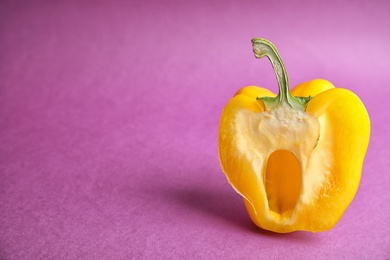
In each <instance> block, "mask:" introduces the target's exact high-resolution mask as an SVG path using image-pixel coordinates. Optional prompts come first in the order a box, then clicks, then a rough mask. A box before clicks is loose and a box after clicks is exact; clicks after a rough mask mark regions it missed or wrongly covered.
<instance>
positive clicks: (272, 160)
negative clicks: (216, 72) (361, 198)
mask: <svg viewBox="0 0 390 260" xmlns="http://www.w3.org/2000/svg"><path fill="white" fill-rule="evenodd" d="M255 40H256V41H257V43H258V44H263V45H267V47H269V46H271V47H273V49H272V48H271V49H270V48H268V49H267V50H266V51H265V52H266V53H267V54H268V52H269V51H274V52H276V49H275V48H274V46H273V45H272V44H271V43H270V42H268V41H266V40H264V39H255ZM252 42H254V40H253V41H252ZM254 51H255V55H256V54H257V53H256V51H258V50H256V48H255V44H254ZM263 51H264V50H263ZM267 54H265V56H267V57H268V58H270V60H271V63H272V65H273V66H274V69H275V68H276V69H275V71H276V75H277V79H278V82H279V94H278V95H275V94H273V93H272V92H271V91H269V90H267V89H265V88H260V87H256V86H248V87H244V88H242V89H241V90H239V91H238V92H237V93H236V95H235V96H234V97H233V98H232V99H231V100H230V101H229V102H228V104H227V105H226V106H225V108H224V109H223V112H222V116H221V122H220V128H219V157H220V162H221V166H222V169H223V171H224V173H225V174H226V177H227V179H228V181H229V182H230V184H231V185H232V187H233V188H234V189H235V190H236V191H237V192H238V193H239V194H240V195H241V196H242V197H243V198H244V203H245V206H246V208H247V210H248V213H249V215H250V217H251V219H252V221H253V222H254V223H255V224H256V225H257V226H259V227H261V228H263V229H267V230H270V231H274V232H279V233H286V232H292V231H296V230H306V231H311V232H319V231H325V230H329V229H331V228H332V227H333V226H334V225H335V224H336V223H337V222H338V221H339V219H340V218H341V216H342V215H343V213H344V212H345V210H346V208H347V207H348V205H349V204H350V203H351V201H352V199H353V197H354V196H355V193H356V191H357V188H358V185H359V182H360V176H361V171H362V166H363V161H364V156H365V153H366V149H367V146H368V141H369V136H370V120H369V117H368V114H367V111H366V109H365V107H364V105H363V103H362V102H361V101H360V99H359V98H358V97H357V96H356V95H355V94H354V93H352V92H351V91H349V90H346V89H342V88H335V87H334V86H333V85H332V84H331V83H330V82H328V81H326V80H320V79H316V80H312V81H308V82H305V83H303V84H300V85H298V86H296V87H295V88H293V89H292V90H291V94H290V92H289V91H286V89H285V88H286V87H287V90H288V80H287V74H285V75H283V77H284V78H283V77H282V78H281V77H280V75H281V73H280V71H282V72H285V69H284V65H283V63H282V62H281V60H279V62H277V61H275V60H272V56H271V55H267ZM276 54H277V52H276ZM277 55H278V54H277ZM258 56H259V57H260V56H261V57H262V56H264V55H258ZM258 56H256V57H258ZM270 56H271V57H270ZM261 57H260V58H261ZM278 68H279V69H278ZM278 71H279V73H278ZM283 82H284V83H285V88H284V89H283V86H281V85H283ZM281 83H282V84H281ZM282 92H284V94H282V95H281V93H282ZM288 95H291V97H290V96H288ZM281 96H284V97H281ZM296 97H310V98H298V99H300V100H299V102H296V103H295V104H293V105H291V104H290V101H291V100H292V101H293V102H295V101H294V100H295V98H296ZM302 100H303V101H302Z"/></svg>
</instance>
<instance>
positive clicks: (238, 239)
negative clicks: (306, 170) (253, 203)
mask: <svg viewBox="0 0 390 260" xmlns="http://www.w3.org/2000/svg"><path fill="white" fill-rule="evenodd" d="M389 10H390V2H389V1H385V0H384V1H321V2H320V1H285V2H281V1H179V0H177V1H157V0H156V1H123V2H117V1H115V2H111V1H89V2H88V1H58V2H54V1H43V2H37V1H26V2H22V1H15V3H12V2H11V1H9V2H8V1H1V2H0V144H1V145H0V167H1V168H0V174H1V175H0V179H1V180H0V258H1V259H176V258H177V259H283V258H289V259H302V258H307V259H324V258H326V259H356V258H358V259H390V238H389V237H390V236H389V234H390V226H389V221H390V191H389V190H390V174H389V167H390V164H389V163H390V161H389V159H388V158H389V156H390V150H389V142H390V133H389V132H390V129H389V122H390V113H389V109H388V105H389V102H388V97H387V95H390V88H389V64H388V61H389V58H390V48H389V39H390V30H389V25H390V16H389V15H388V11H389ZM253 37H264V38H267V39H269V40H271V41H272V42H274V43H275V44H276V46H277V47H278V49H279V51H280V53H281V55H282V57H283V59H284V62H285V65H286V67H287V71H288V73H289V78H290V84H291V86H294V85H297V84H298V83H301V82H303V81H307V80H310V79H314V78H325V79H328V80H329V81H331V82H333V83H334V84H335V85H336V86H338V87H344V88H348V89H350V90H352V91H354V92H355V93H357V94H358V95H359V96H360V97H361V99H362V100H363V102H364V103H365V104H366V107H367V109H368V112H369V114H370V116H371V120H372V121H371V122H372V135H371V142H370V145H369V149H368V152H367V157H366V161H365V165H364V169H363V175H362V180H361V185H360V187H359V190H358V193H357V195H356V197H355V200H354V201H353V203H352V204H351V206H350V207H349V208H348V210H347V211H346V213H345V215H344V216H343V218H342V219H341V221H340V222H339V223H338V224H337V225H336V227H335V228H334V229H332V230H331V231H329V232H324V233H317V234H313V233H306V232H295V233H291V234H285V235H281V234H274V233H271V232H266V231H262V230H259V229H258V228H256V227H255V226H254V225H253V224H252V222H251V221H250V219H249V217H248V215H247V213H246V210H245V208H244V205H243V203H242V200H241V198H240V196H239V195H237V194H236V193H235V192H234V191H233V189H232V188H231V187H230V186H229V184H228V183H227V181H226V178H225V176H224V175H223V173H222V172H221V169H220V166H219V161H218V152H217V147H218V142H217V136H218V125H219V117H220V114H221V110H222V108H223V106H224V105H225V104H226V102H227V101H228V99H229V98H230V97H231V96H232V95H233V94H234V93H235V91H237V90H238V89H239V88H241V87H243V86H245V85H250V84H255V85H260V86H263V87H267V88H270V89H272V90H273V91H277V87H276V79H275V76H274V74H273V71H272V68H271V65H270V64H269V62H268V61H267V60H256V59H255V58H254V56H253V54H252V49H251V43H250V40H251V38H253Z"/></svg>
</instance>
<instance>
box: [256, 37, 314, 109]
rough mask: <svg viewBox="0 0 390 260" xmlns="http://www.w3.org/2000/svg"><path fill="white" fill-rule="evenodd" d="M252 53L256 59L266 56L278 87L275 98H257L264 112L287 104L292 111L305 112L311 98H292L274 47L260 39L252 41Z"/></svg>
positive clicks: (282, 65) (280, 59)
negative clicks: (261, 103)
mask: <svg viewBox="0 0 390 260" xmlns="http://www.w3.org/2000/svg"><path fill="white" fill-rule="evenodd" d="M252 46H253V52H254V54H255V57H256V58H257V59H260V58H263V57H264V56H267V58H268V59H269V61H270V62H271V64H272V67H273V69H274V71H275V75H276V79H277V81H278V86H279V94H278V95H277V96H276V97H258V98H257V99H258V100H261V101H262V102H263V103H264V105H265V108H266V110H273V109H275V108H277V107H278V106H280V105H283V104H287V105H289V106H290V107H292V108H294V109H300V110H305V108H306V105H307V102H309V100H310V99H311V97H294V96H293V95H292V94H291V93H290V89H289V84H288V77H287V72H286V68H285V67H284V64H283V61H282V58H281V57H280V55H279V53H278V50H277V49H276V47H275V46H274V45H273V44H272V43H271V42H270V41H268V40H266V39H262V38H254V39H252Z"/></svg>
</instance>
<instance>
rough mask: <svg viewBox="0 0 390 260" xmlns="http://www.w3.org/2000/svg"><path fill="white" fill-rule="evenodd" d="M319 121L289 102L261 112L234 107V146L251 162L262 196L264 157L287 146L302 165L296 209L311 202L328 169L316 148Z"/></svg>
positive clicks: (271, 215) (319, 132) (271, 214)
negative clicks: (236, 109) (292, 106)
mask: <svg viewBox="0 0 390 260" xmlns="http://www.w3.org/2000/svg"><path fill="white" fill-rule="evenodd" d="M322 120H323V119H322ZM320 121H321V119H320V120H318V119H317V118H315V117H314V116H312V115H310V114H308V113H306V112H304V111H300V110H294V109H292V108H291V107H289V106H288V105H283V106H280V107H278V108H277V109H275V110H273V111H264V112H262V113H259V112H254V111H250V110H246V109H243V110H239V111H237V113H236V115H235V120H234V128H235V130H236V136H235V144H236V146H237V147H236V148H237V150H238V152H239V153H240V154H241V155H244V157H245V158H246V159H247V160H248V162H249V163H250V164H251V167H252V170H253V174H255V175H256V177H257V179H258V185H259V186H260V187H259V191H260V192H261V193H262V195H263V196H265V198H266V196H267V195H266V193H265V187H264V176H265V171H266V166H267V159H268V158H269V156H270V154H272V153H273V152H275V151H277V150H287V151H290V152H292V153H293V154H294V155H295V156H296V158H297V159H298V161H299V163H300V168H301V178H302V179H301V191H300V196H299V198H298V201H297V204H296V209H295V211H297V210H298V211H299V208H301V207H302V206H303V204H311V203H313V201H314V199H315V198H316V196H317V194H318V191H319V190H320V188H321V187H322V185H323V184H324V183H325V181H324V180H325V179H326V175H327V173H328V172H329V171H328V169H326V168H327V165H328V163H327V162H326V161H325V162H324V161H323V159H324V157H323V156H322V154H321V153H322V152H321V150H317V149H315V148H316V146H317V145H318V142H319V137H320V134H321V131H320V130H321V129H320V124H321V122H320ZM322 130H323V131H324V130H325V129H322ZM324 145H325V146H326V145H327V144H324V143H321V146H324ZM238 192H239V191H238ZM240 193H241V192H240ZM265 201H267V200H266V199H265ZM249 202H250V201H249ZM265 210H266V211H268V213H269V217H270V218H275V217H276V218H280V219H281V221H285V222H291V221H293V219H290V218H288V219H282V217H281V216H277V215H278V214H276V213H275V212H272V211H270V210H269V208H266V209H265ZM292 218H294V215H293V217H292ZM286 224H287V223H286Z"/></svg>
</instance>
